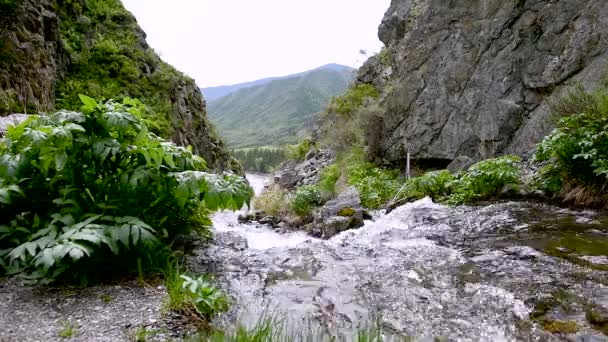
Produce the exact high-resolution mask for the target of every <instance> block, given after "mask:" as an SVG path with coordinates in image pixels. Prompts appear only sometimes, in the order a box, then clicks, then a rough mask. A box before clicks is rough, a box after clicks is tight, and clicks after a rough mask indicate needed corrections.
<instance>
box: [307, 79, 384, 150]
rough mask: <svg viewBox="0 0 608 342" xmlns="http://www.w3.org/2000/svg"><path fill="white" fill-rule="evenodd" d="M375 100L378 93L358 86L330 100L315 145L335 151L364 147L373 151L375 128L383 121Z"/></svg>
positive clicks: (367, 86)
mask: <svg viewBox="0 0 608 342" xmlns="http://www.w3.org/2000/svg"><path fill="white" fill-rule="evenodd" d="M378 98H379V92H378V90H377V89H376V88H374V86H372V85H369V84H358V85H354V86H352V87H351V88H350V89H349V90H348V91H347V92H346V93H345V94H344V95H342V96H339V97H336V98H334V99H332V102H331V103H330V105H329V106H328V108H327V111H326V112H325V113H324V114H323V115H322V120H321V122H322V124H321V129H320V137H321V138H320V139H319V141H318V143H319V145H320V146H322V147H329V148H332V149H334V150H337V151H348V150H350V149H351V148H363V147H364V146H368V147H370V146H371V147H372V149H371V150H374V149H375V147H373V146H375V144H377V140H378V132H379V131H380V130H379V127H378V125H381V124H382V120H383V119H382V110H381V107H380V105H379V104H378ZM371 150H370V151H371ZM368 155H369V151H368Z"/></svg>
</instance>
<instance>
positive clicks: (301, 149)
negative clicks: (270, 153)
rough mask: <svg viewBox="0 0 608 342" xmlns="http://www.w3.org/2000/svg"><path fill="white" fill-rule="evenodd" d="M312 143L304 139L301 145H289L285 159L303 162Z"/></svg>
mask: <svg viewBox="0 0 608 342" xmlns="http://www.w3.org/2000/svg"><path fill="white" fill-rule="evenodd" d="M310 148H311V142H310V139H309V138H305V139H303V140H302V141H301V142H300V143H299V144H296V145H287V147H286V150H285V157H286V158H287V159H290V160H295V161H303V160H304V158H306V154H308V152H309V151H310Z"/></svg>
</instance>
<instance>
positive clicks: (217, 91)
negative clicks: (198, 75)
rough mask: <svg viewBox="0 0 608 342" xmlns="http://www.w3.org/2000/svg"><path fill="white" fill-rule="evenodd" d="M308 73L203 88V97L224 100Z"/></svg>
mask: <svg viewBox="0 0 608 342" xmlns="http://www.w3.org/2000/svg"><path fill="white" fill-rule="evenodd" d="M321 68H323V69H330V70H335V71H339V72H342V71H344V70H345V69H350V68H349V67H347V66H344V65H340V64H327V65H324V66H322V67H320V68H319V69H321ZM351 70H352V69H351ZM307 72H308V71H305V72H302V73H298V74H292V75H287V76H278V77H268V78H262V79H260V80H255V81H251V82H244V83H238V84H232V85H225V86H219V87H208V88H201V91H202V92H203V95H204V96H205V100H207V102H213V101H215V100H217V99H219V98H222V97H224V96H226V95H230V94H232V93H234V92H236V91H238V90H241V89H244V88H251V87H255V86H259V85H264V84H268V83H270V82H272V81H274V80H280V79H285V78H290V77H294V76H301V75H303V74H306V73H307Z"/></svg>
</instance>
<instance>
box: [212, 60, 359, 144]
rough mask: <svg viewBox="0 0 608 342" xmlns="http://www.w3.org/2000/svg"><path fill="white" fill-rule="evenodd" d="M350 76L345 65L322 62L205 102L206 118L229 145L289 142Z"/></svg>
mask: <svg viewBox="0 0 608 342" xmlns="http://www.w3.org/2000/svg"><path fill="white" fill-rule="evenodd" d="M353 77H354V76H353V69H351V68H349V67H344V66H337V65H327V66H323V67H321V68H318V69H315V70H312V71H309V72H305V73H301V74H296V75H293V76H288V77H283V78H280V79H275V80H271V81H270V82H268V83H266V84H263V85H258V86H254V87H249V88H244V89H240V90H238V91H236V92H234V93H232V94H230V95H227V96H224V97H222V98H220V99H217V100H215V101H212V102H210V103H209V105H208V107H209V117H210V119H211V121H213V122H214V123H215V124H216V125H217V127H218V129H219V131H220V134H221V135H222V136H223V137H224V138H225V139H226V142H227V143H228V145H230V146H231V147H249V146H262V145H282V144H287V143H293V142H295V141H297V139H298V138H297V137H298V136H301V135H303V134H305V132H306V131H308V130H309V129H310V126H311V125H312V122H313V120H314V117H315V115H316V114H317V113H319V112H320V111H321V110H322V109H323V108H324V107H325V106H326V105H327V104H328V103H329V101H330V99H331V98H332V97H333V96H336V95H340V94H342V93H343V92H344V91H345V90H346V88H347V87H348V86H349V84H350V83H351V82H352V80H353Z"/></svg>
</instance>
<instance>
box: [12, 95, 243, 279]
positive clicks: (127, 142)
mask: <svg viewBox="0 0 608 342" xmlns="http://www.w3.org/2000/svg"><path fill="white" fill-rule="evenodd" d="M81 99H82V101H83V103H84V106H82V112H68V111H60V112H57V113H55V114H53V115H50V116H41V117H38V116H32V117H31V118H29V119H28V120H26V121H25V122H24V123H22V124H21V125H19V126H17V127H13V128H10V129H9V130H8V133H7V137H6V139H5V141H4V142H3V143H0V179H1V180H2V181H1V184H0V260H2V261H3V263H4V266H5V268H7V270H8V271H9V272H10V273H25V274H28V275H29V276H31V277H32V278H34V279H44V280H45V281H48V280H52V279H55V278H57V277H59V276H74V277H86V275H87V274H92V273H98V272H100V271H101V270H104V269H107V270H110V272H113V271H116V268H120V266H122V265H125V267H127V265H130V266H132V265H133V264H134V263H131V262H132V261H134V260H137V262H136V263H135V264H137V263H139V261H140V260H141V259H142V258H145V256H146V253H149V252H150V251H154V250H155V249H157V248H164V247H165V246H167V245H168V244H169V243H170V242H171V240H172V239H173V238H174V237H175V236H177V235H179V234H182V233H188V232H190V231H192V230H195V229H200V230H204V229H205V228H204V227H200V225H201V224H208V223H209V220H208V218H207V216H206V215H205V213H206V212H207V211H208V210H215V209H220V208H227V209H234V210H238V209H240V208H241V207H242V206H243V205H244V204H245V203H248V202H249V200H250V199H251V197H252V195H253V191H252V189H251V188H250V187H249V185H248V183H247V182H246V181H245V180H244V179H242V178H240V177H236V176H232V175H212V174H209V173H206V172H204V170H205V162H204V160H203V159H202V158H200V157H198V156H196V155H193V154H192V152H191V150H190V149H189V148H184V147H178V146H176V145H175V144H173V143H171V142H168V141H165V140H163V139H161V138H159V137H158V136H156V135H155V134H153V133H150V132H148V129H147V126H146V123H145V121H144V120H142V110H144V109H145V107H144V106H143V105H141V103H140V102H138V101H134V100H130V99H125V100H124V101H123V102H122V103H117V102H113V101H108V102H107V103H105V104H98V103H97V102H96V101H95V100H93V99H91V98H88V97H86V96H81ZM138 266H139V265H138Z"/></svg>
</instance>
